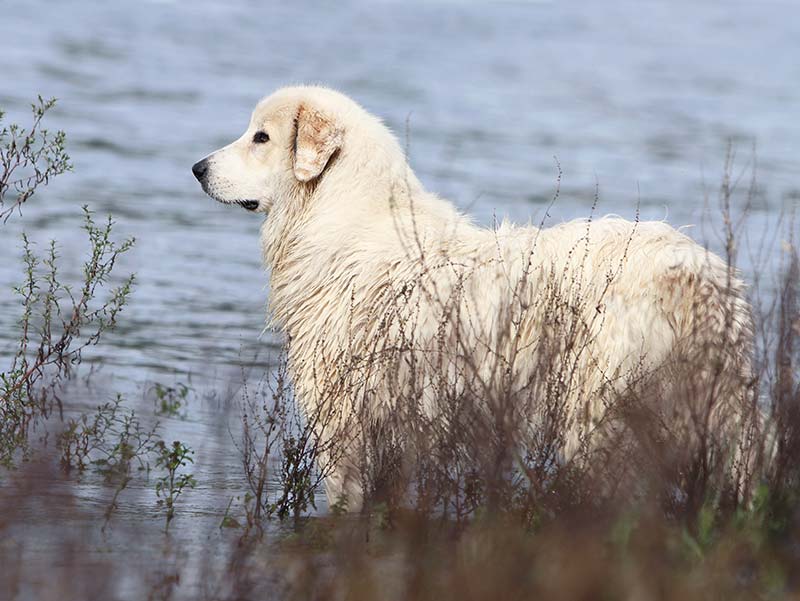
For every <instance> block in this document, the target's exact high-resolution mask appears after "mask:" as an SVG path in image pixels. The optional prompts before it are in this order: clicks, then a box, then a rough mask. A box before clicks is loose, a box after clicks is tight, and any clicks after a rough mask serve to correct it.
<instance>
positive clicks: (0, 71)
mask: <svg viewBox="0 0 800 601" xmlns="http://www.w3.org/2000/svg"><path fill="white" fill-rule="evenodd" d="M298 82H313V83H324V84H327V85H331V86H334V87H337V88H339V89H341V90H342V91H344V92H346V93H348V94H350V95H352V96H353V97H355V98H356V99H357V100H358V101H359V102H361V103H362V104H363V105H365V106H366V107H367V108H368V109H369V110H371V111H372V112H374V113H376V114H378V115H381V116H382V117H383V118H384V119H385V120H386V121H387V123H388V124H390V125H391V126H392V127H393V128H394V129H395V131H396V132H398V133H399V134H400V135H401V136H403V137H405V136H406V123H408V124H409V128H408V139H409V147H410V155H411V161H412V164H413V167H414V168H415V169H416V171H417V173H418V174H419V175H420V177H421V179H422V180H423V182H425V183H426V184H427V185H428V186H429V187H430V188H431V189H433V190H435V191H437V192H439V193H441V194H442V195H444V196H446V197H449V198H450V199H452V200H453V201H454V202H455V203H456V204H457V205H459V206H460V207H462V208H464V209H465V210H469V211H471V212H472V213H474V214H475V215H476V216H477V218H478V220H479V221H481V222H484V223H489V222H490V221H491V220H492V218H493V215H494V214H497V215H499V216H508V217H510V218H512V219H514V220H518V221H527V220H528V219H530V218H533V219H534V220H535V221H536V222H538V221H539V220H540V219H541V217H542V212H543V210H544V208H545V207H546V206H547V204H548V203H549V201H550V199H551V197H552V195H553V192H554V189H555V181H556V160H555V159H554V156H557V157H558V161H559V162H560V164H561V167H562V169H563V181H562V184H561V193H560V197H559V200H558V202H557V203H556V205H555V207H554V208H553V210H552V211H551V213H552V220H551V222H557V221H560V220H562V219H567V218H573V217H579V216H586V215H587V214H588V212H589V209H590V207H591V205H592V202H593V197H594V187H595V183H596V182H597V183H598V184H599V190H600V202H599V208H598V212H599V213H618V214H621V215H623V216H629V217H633V215H634V214H635V211H636V206H637V203H638V204H640V207H641V208H640V210H641V216H642V218H645V219H651V218H652V219H663V218H666V219H667V220H668V221H669V222H670V223H672V224H674V225H684V224H690V223H692V224H700V223H701V221H702V218H703V205H704V199H705V198H706V197H707V196H708V195H709V194H710V195H711V199H712V204H713V198H714V197H713V195H714V193H715V189H716V186H717V185H718V183H719V181H720V178H721V172H722V164H723V160H724V156H725V152H726V148H727V146H728V144H729V143H730V142H731V141H732V142H733V143H734V145H735V148H736V149H737V153H738V155H739V161H738V163H737V165H738V166H737V169H738V170H745V168H746V166H747V162H748V161H749V160H751V159H752V156H753V148H755V149H756V153H755V156H756V157H757V160H758V179H759V191H760V192H759V195H758V199H757V203H756V204H755V207H754V209H753V214H752V215H751V218H750V222H749V227H750V228H751V230H752V231H754V232H758V231H761V230H763V228H764V227H765V223H766V222H767V221H768V220H770V219H774V218H775V217H776V216H777V215H778V214H779V213H780V212H781V211H782V210H785V209H790V208H791V207H792V206H797V204H798V202H800V4H798V2H797V1H796V0H786V1H779V0H764V1H760V2H752V1H747V2H743V1H737V0H730V1H726V2H718V1H711V0H691V1H690V0H668V1H667V0H664V1H660V2H641V1H633V0H631V1H622V0H605V1H603V2H580V3H579V2H568V1H557V2H518V3H477V2H469V3H467V2H464V3H462V2H436V3H416V2H397V3H394V2H375V3H364V4H356V3H350V2H337V3H335V4H332V3H331V4H329V3H323V2H318V3H317V2H313V3H280V4H278V3H275V4H274V5H270V4H268V3H265V2H255V1H246V0H231V1H225V2H221V1H213V2H212V1H208V0H195V1H194V2H191V3H184V2H173V1H147V2H138V3H112V2H108V3H97V2H89V1H83V2H77V1H60V2H57V3H55V2H54V3H44V2H36V1H32V0H27V1H24V2H18V1H13V0H6V1H5V2H3V3H2V4H1V5H0V108H2V109H4V110H6V111H7V112H8V115H7V120H9V121H18V122H21V123H25V122H26V121H27V120H28V116H29V115H28V113H27V112H26V111H27V107H28V104H29V103H30V102H31V101H32V100H33V99H34V98H35V96H36V95H37V94H42V95H43V96H46V97H48V96H56V97H58V99H59V103H58V106H57V109H56V110H55V111H54V112H53V114H52V115H51V116H50V117H49V118H48V121H47V124H48V126H49V127H50V128H51V129H56V128H61V129H64V130H66V132H67V134H68V148H69V151H70V153H71V155H72V158H73V162H74V165H75V171H74V173H71V174H66V175H64V176H61V177H59V178H58V179H56V180H55V181H54V182H53V183H52V184H51V185H50V186H48V188H47V189H46V190H42V191H41V192H39V193H37V194H36V196H34V197H33V198H32V199H31V200H30V201H29V203H28V204H27V205H26V206H25V207H24V210H23V216H22V217H21V218H20V217H16V216H15V217H12V219H11V220H10V222H9V223H8V224H6V225H4V226H0V257H2V259H0V358H5V357H8V356H9V353H11V352H12V351H13V343H14V340H15V338H16V330H15V324H16V320H17V318H18V301H17V299H16V297H15V296H14V295H13V294H12V293H11V287H12V285H14V284H16V283H18V282H20V280H21V278H22V270H21V267H20V264H19V262H18V261H16V260H15V259H16V257H17V256H18V255H19V253H20V250H19V249H20V242H19V235H20V233H21V231H22V230H23V229H24V230H26V231H27V232H28V233H29V234H30V236H31V237H32V238H33V239H34V240H36V241H38V242H39V244H40V246H41V245H43V244H44V243H45V241H46V240H48V239H50V238H55V239H56V240H58V241H59V246H60V249H61V255H62V266H63V270H64V276H65V279H67V280H69V279H73V280H74V279H75V278H77V277H78V276H79V269H80V263H79V261H80V258H81V257H82V256H83V254H84V252H85V250H86V248H87V246H86V242H85V240H84V236H83V232H82V231H81V230H80V229H79V228H78V227H77V225H78V224H79V222H80V220H81V211H80V206H81V205H83V204H88V205H89V206H90V207H91V208H92V209H93V210H95V211H96V212H97V213H98V214H101V215H102V214H106V213H111V214H113V216H114V217H115V219H116V221H117V232H118V233H119V235H120V236H122V235H135V236H136V238H137V244H136V247H135V250H134V251H132V252H131V253H130V255H128V256H127V257H126V258H125V260H124V261H123V262H122V263H121V264H120V265H119V267H118V269H119V270H120V271H121V272H124V271H135V272H136V274H137V282H138V283H137V286H136V289H135V292H134V296H133V300H132V303H131V305H130V307H129V308H128V309H126V311H125V312H124V313H123V315H122V319H121V323H120V327H119V329H118V330H117V332H116V333H114V334H113V335H111V336H109V337H108V338H107V340H106V342H105V343H104V344H103V345H102V346H101V347H100V349H99V350H98V352H99V353H100V354H101V355H102V357H103V360H104V361H103V362H104V364H105V369H104V372H103V373H104V375H103V377H104V378H106V379H107V380H110V384H108V385H109V386H110V387H112V388H113V387H116V388H120V389H124V390H127V391H133V390H136V388H137V386H139V385H141V384H142V383H143V382H144V381H152V380H159V381H162V382H165V383H168V384H169V383H172V382H174V381H176V380H183V381H185V380H186V378H187V376H186V374H189V373H191V374H193V381H194V382H195V384H196V386H197V388H198V389H200V390H208V389H212V388H214V387H221V386H223V385H224V383H225V382H227V381H228V380H230V379H232V378H235V376H236V374H237V367H236V366H237V365H239V364H240V363H242V362H245V363H247V362H250V361H251V360H252V357H253V355H254V353H256V352H257V351H259V350H261V351H262V356H263V353H265V352H266V350H267V349H269V348H270V347H273V348H274V346H275V338H274V337H273V335H272V334H271V333H269V332H267V333H265V334H264V335H263V336H261V337H259V336H260V334H261V331H262V329H263V324H264V306H265V302H266V297H267V293H268V286H267V285H268V275H267V274H266V273H265V272H264V270H263V269H262V267H261V265H260V258H259V245H258V239H257V236H258V227H259V222H260V219H261V217H258V216H254V215H252V214H249V213H246V212H245V211H243V210H239V209H233V208H230V207H223V206H221V205H218V204H215V203H214V202H213V201H212V200H210V199H209V198H207V197H206V196H204V195H203V194H202V192H201V190H200V189H199V186H198V185H197V183H196V182H195V181H194V179H193V177H192V175H191V172H190V166H191V165H192V163H193V162H194V161H195V160H197V159H198V158H200V157H202V156H204V155H205V154H207V153H208V152H210V151H211V150H214V149H216V148H218V147H220V146H222V145H224V144H226V143H228V142H229V141H230V140H232V139H234V138H235V137H238V136H239V135H240V133H241V131H242V130H243V128H244V127H245V125H246V123H247V121H248V118H249V114H250V110H251V109H252V107H253V106H254V104H255V103H256V102H257V101H258V100H259V98H260V97H262V96H264V95H266V94H268V93H269V92H270V91H272V90H273V89H275V88H276V87H279V86H281V85H285V84H289V83H298ZM746 179H747V177H746V176H745V180H746ZM746 183H747V182H746V181H745V183H744V184H743V185H746ZM695 231H696V235H698V237H702V231H701V229H700V228H697V229H696V230H695ZM709 241H710V243H711V244H712V246H713V245H714V244H715V243H716V241H715V239H714V238H713V236H711V237H709ZM4 360H5V359H4ZM0 369H2V367H0ZM219 415H220V413H219V412H218V411H216V410H215V408H214V403H213V402H209V401H200V400H198V401H196V406H195V407H193V408H192V410H191V412H190V417H189V419H188V420H184V421H180V420H172V422H174V423H168V424H167V427H168V428H169V431H170V432H177V434H176V435H179V436H181V437H182V438H183V439H186V440H188V441H190V442H191V443H192V444H193V445H194V446H195V447H196V448H197V449H198V461H199V463H200V467H198V472H199V474H200V475H199V480H200V482H201V488H202V491H201V492H197V493H194V494H193V495H189V496H188V497H187V504H188V505H187V506H188V507H189V508H190V509H191V510H192V511H194V512H196V513H197V514H204V512H205V513H208V514H213V511H212V510H216V509H218V508H219V507H220V506H222V507H224V505H225V504H226V503H227V501H228V499H229V498H230V497H231V495H232V494H233V491H235V490H237V486H239V485H240V484H241V481H240V480H236V476H235V474H236V473H237V469H238V463H237V462H238V455H237V451H236V450H235V449H234V448H233V447H232V445H230V444H228V442H229V437H228V436H227V433H225V435H224V436H220V437H215V436H211V435H210V434H209V433H210V432H216V431H218V430H219V427H220V425H219V420H220V419H221V418H220V417H219ZM168 421H169V420H168ZM214 441H218V442H214ZM212 454H213V455H214V457H215V458H214V461H211V460H210V459H209V456H210V455H212ZM219 465H222V467H221V468H218V467H217V468H214V469H212V467H211V466H219ZM215 469H216V470H217V471H214V470H215ZM231 478H232V479H233V483H232V484H230V483H229V480H230V479H231ZM87 490H88V491H89V492H87V493H86V494H87V495H88V496H91V489H87ZM141 499H144V500H141ZM140 501H141V503H142V505H141V507H136V506H134V508H133V509H132V510H130V513H131V515H132V514H137V513H142V514H144V513H146V511H145V509H144V508H145V507H149V505H147V503H152V501H153V499H152V495H151V496H149V497H148V496H146V495H142V496H141V498H140ZM123 515H124V510H123ZM214 519H216V518H214Z"/></svg>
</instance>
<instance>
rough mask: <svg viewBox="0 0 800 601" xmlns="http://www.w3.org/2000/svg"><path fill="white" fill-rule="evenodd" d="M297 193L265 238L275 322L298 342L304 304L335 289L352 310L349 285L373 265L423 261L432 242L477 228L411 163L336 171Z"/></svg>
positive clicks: (270, 224)
mask: <svg viewBox="0 0 800 601" xmlns="http://www.w3.org/2000/svg"><path fill="white" fill-rule="evenodd" d="M343 158H345V157H343ZM345 175H346V177H345ZM293 194H294V198H292V199H291V200H290V201H289V202H282V203H280V206H281V208H280V210H277V211H273V212H272V213H271V214H270V216H269V217H268V219H267V220H266V222H265V223H264V225H263V226H262V237H261V240H262V251H263V256H264V261H265V264H266V266H267V267H268V268H269V269H270V271H271V277H270V280H271V282H270V287H271V292H270V303H269V305H270V313H271V315H272V319H273V323H274V325H276V326H278V327H280V328H282V329H284V330H285V331H286V333H287V334H289V336H290V337H292V338H294V332H293V329H294V328H293V327H292V323H293V320H292V315H293V314H294V312H296V311H299V310H301V309H302V308H301V307H299V306H298V303H300V304H302V303H303V302H304V301H305V299H310V298H311V297H313V296H314V295H315V294H318V293H319V291H320V290H322V289H323V288H324V287H334V288H336V289H338V290H339V292H340V293H341V294H342V295H344V296H345V298H341V302H342V303H343V304H345V305H346V304H347V294H348V292H347V290H348V286H349V285H350V283H351V282H352V281H353V280H354V279H355V278H357V277H358V275H359V273H360V271H361V269H363V268H364V266H365V265H366V264H367V263H386V264H388V263H390V262H391V261H392V260H393V258H397V257H399V256H408V255H409V254H412V255H417V256H418V254H419V252H420V251H421V248H422V247H429V246H430V245H431V244H433V243H434V242H432V241H437V242H438V243H441V241H442V240H443V239H444V238H445V237H446V236H451V237H452V236H453V235H455V234H456V231H457V230H458V228H459V227H471V225H469V222H468V220H467V219H466V218H464V217H463V216H461V215H459V213H458V212H457V211H456V209H455V208H454V207H453V206H452V205H451V204H450V203H449V202H446V201H444V200H442V199H439V198H438V197H436V196H434V195H432V194H430V193H428V192H426V191H425V190H424V188H423V186H422V184H421V183H420V182H419V180H418V179H417V177H416V176H415V175H414V173H413V171H412V170H411V168H410V167H409V166H408V165H407V163H406V162H405V160H403V161H402V163H400V162H399V161H395V163H394V165H391V164H389V165H381V164H380V163H377V164H376V163H371V164H369V165H365V166H362V169H361V170H360V171H358V172H356V173H355V175H353V173H352V172H348V171H347V170H341V171H340V170H337V169H334V170H331V171H330V172H329V173H326V174H324V176H323V177H322V179H321V180H320V181H319V182H317V183H316V184H315V185H314V186H306V187H299V188H298V189H297V190H295V191H293ZM431 250H434V249H431ZM377 272H379V273H380V272H381V270H380V269H378V270H377ZM326 296H328V297H329V298H330V295H326Z"/></svg>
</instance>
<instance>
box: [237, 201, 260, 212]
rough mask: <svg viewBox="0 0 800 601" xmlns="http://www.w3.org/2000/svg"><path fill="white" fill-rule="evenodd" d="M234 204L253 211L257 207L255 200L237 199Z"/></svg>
mask: <svg viewBox="0 0 800 601" xmlns="http://www.w3.org/2000/svg"><path fill="white" fill-rule="evenodd" d="M236 204H237V205H239V206H240V207H244V208H245V209H247V210H248V211H255V210H256V209H257V208H258V201H257V200H237V201H236Z"/></svg>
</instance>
